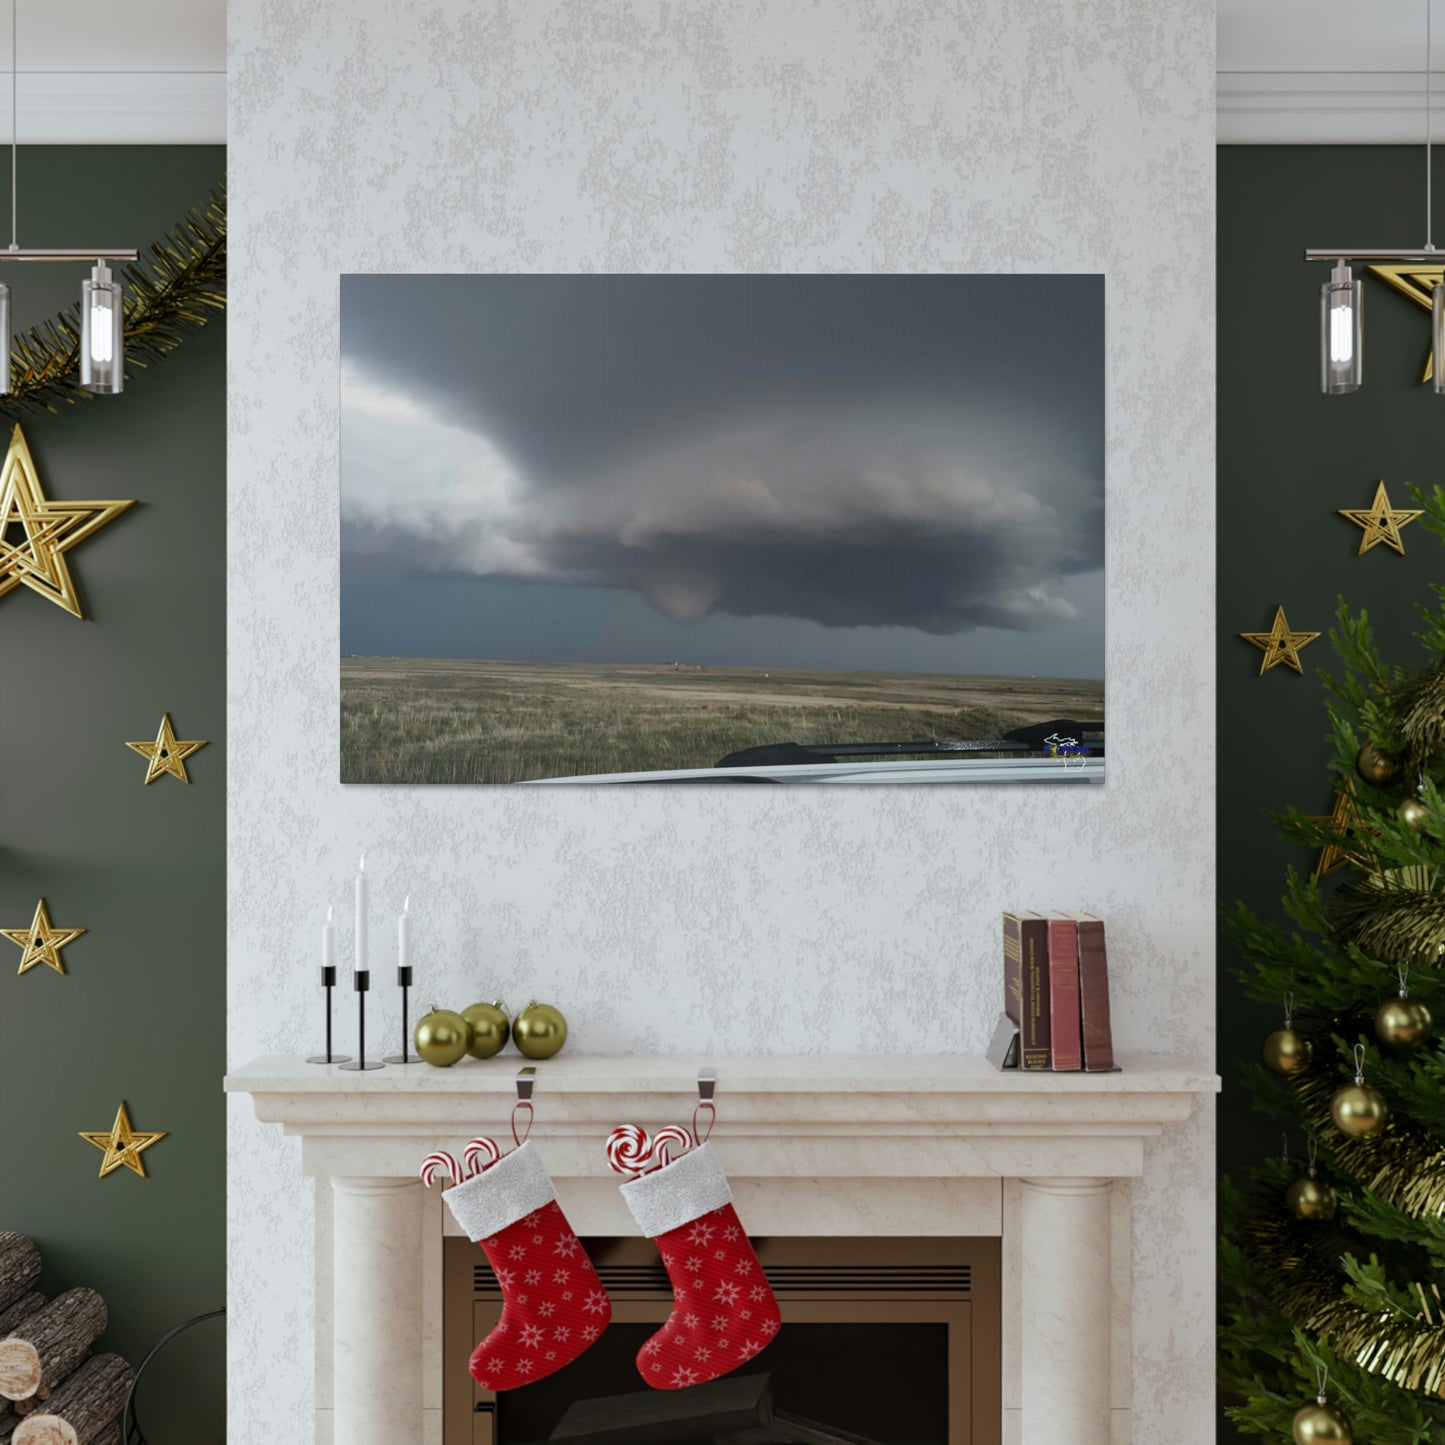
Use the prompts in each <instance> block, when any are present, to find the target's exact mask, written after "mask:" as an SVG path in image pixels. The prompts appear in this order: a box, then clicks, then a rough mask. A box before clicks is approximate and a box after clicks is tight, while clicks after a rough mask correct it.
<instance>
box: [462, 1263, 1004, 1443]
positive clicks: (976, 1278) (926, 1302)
mask: <svg viewBox="0 0 1445 1445" xmlns="http://www.w3.org/2000/svg"><path fill="white" fill-rule="evenodd" d="M755 1243H756V1244H757V1249H758V1257H759V1259H760V1261H761V1262H762V1265H763V1267H764V1269H765V1270H766V1271H767V1274H768V1279H769V1282H770V1283H771V1284H772V1286H773V1290H774V1292H775V1293H776V1295H777V1297H778V1303H779V1305H780V1307H781V1310H782V1316H783V1329H782V1331H781V1332H780V1333H779V1335H778V1337H777V1338H776V1339H775V1340H774V1341H773V1342H772V1343H771V1344H770V1345H769V1346H768V1347H767V1348H766V1349H765V1350H764V1351H763V1352H762V1353H761V1354H759V1355H757V1356H755V1357H754V1358H753V1359H752V1360H750V1361H749V1362H748V1363H747V1364H745V1365H743V1366H742V1367H741V1368H740V1369H739V1370H737V1371H736V1372H734V1373H733V1374H731V1375H726V1376H724V1377H723V1378H722V1379H720V1380H715V1381H712V1382H711V1383H709V1384H706V1385H696V1386H693V1387H692V1388H690V1389H686V1390H652V1389H649V1388H648V1387H647V1386H646V1385H645V1384H644V1383H643V1382H642V1378H641V1376H640V1375H639V1374H638V1373H637V1369H636V1367H635V1365H634V1364H633V1360H634V1358H635V1356H636V1354H637V1352H638V1350H639V1349H641V1347H642V1345H643V1342H644V1341H645V1340H646V1339H647V1338H648V1337H649V1336H650V1335H651V1334H652V1333H653V1332H654V1331H655V1330H656V1329H657V1328H658V1326H659V1325H660V1324H661V1323H662V1322H663V1321H664V1320H665V1319H666V1318H667V1316H668V1313H669V1311H670V1310H671V1307H672V1295H671V1291H670V1289H669V1286H668V1282H667V1275H666V1273H665V1272H664V1270H663V1269H662V1266H661V1264H660V1263H659V1262H658V1259H657V1252H656V1250H655V1249H654V1248H653V1246H652V1245H651V1244H650V1243H649V1242H648V1241H646V1240H635V1239H627V1240H621V1239H589V1240H585V1241H584V1244H585V1245H586V1247H587V1251H588V1253H589V1254H590V1255H591V1257H592V1259H593V1262H594V1263H595V1264H596V1266H597V1269H598V1272H599V1274H600V1275H601V1277H602V1281H603V1283H604V1285H605V1286H606V1288H607V1292H608V1294H609V1295H610V1296H611V1297H612V1302H613V1317H612V1324H611V1325H610V1326H609V1328H608V1329H607V1330H606V1331H605V1333H604V1334H603V1336H602V1338H601V1339H600V1340H598V1342H597V1343H596V1344H595V1345H593V1346H592V1348H591V1349H589V1350H587V1351H586V1352H585V1353H584V1354H583V1355H582V1356H581V1357H580V1358H578V1359H577V1360H575V1361H573V1363H572V1364H571V1365H569V1366H567V1367H566V1368H565V1369H563V1370H559V1371H558V1372H557V1373H556V1374H555V1375H550V1376H548V1377H547V1378H546V1379H544V1380H539V1381H538V1382H537V1383H536V1384H534V1385H529V1386H526V1387H525V1388H523V1389H520V1390H510V1391H507V1392H505V1393H503V1394H494V1393H493V1392H492V1391H490V1390H483V1389H481V1388H479V1387H478V1386H477V1385H475V1384H474V1383H473V1382H472V1379H471V1376H470V1375H469V1374H468V1373H467V1359H468V1357H469V1356H470V1354H471V1350H472V1346H473V1345H474V1344H475V1342H476V1341H477V1340H478V1339H480V1338H481V1337H482V1336H483V1335H484V1334H486V1333H487V1331H489V1330H490V1329H491V1328H492V1326H493V1325H494V1324H495V1323H496V1321H497V1319H498V1317H499V1316H500V1314H501V1308H502V1302H501V1295H500V1293H499V1291H498V1290H497V1286H496V1281H495V1280H494V1279H493V1277H492V1272H491V1270H490V1268H489V1267H488V1266H487V1262H486V1260H485V1258H484V1257H483V1256H482V1254H481V1251H480V1250H478V1249H477V1248H476V1247H475V1246H474V1245H472V1244H470V1243H469V1242H468V1241H467V1240H465V1239H455V1238H449V1239H447V1240H446V1253H445V1263H446V1279H445V1288H444V1299H445V1309H446V1319H445V1334H444V1344H443V1349H444V1359H445V1366H444V1368H445V1372H446V1374H445V1381H444V1402H445V1422H446V1430H445V1440H446V1445H789V1442H797V1445H982V1442H985V1441H987V1442H990V1445H992V1442H994V1441H996V1440H997V1439H998V1437H999V1429H1000V1414H1001V1403H1002V1402H1001V1386H1000V1379H999V1248H998V1241H997V1240H993V1239H830V1238H819V1239H765V1240H759V1241H755Z"/></svg>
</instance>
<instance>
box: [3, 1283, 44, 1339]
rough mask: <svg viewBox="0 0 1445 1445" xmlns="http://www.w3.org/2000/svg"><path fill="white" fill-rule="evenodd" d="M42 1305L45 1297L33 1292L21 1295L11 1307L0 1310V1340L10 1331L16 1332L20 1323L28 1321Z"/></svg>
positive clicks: (36, 1291)
mask: <svg viewBox="0 0 1445 1445" xmlns="http://www.w3.org/2000/svg"><path fill="white" fill-rule="evenodd" d="M44 1304H45V1296H44V1295H43V1294H41V1293H40V1292H39V1290H35V1291H32V1292H31V1293H30V1294H23V1295H21V1296H20V1298H19V1299H18V1300H16V1301H15V1303H14V1304H13V1305H10V1306H8V1307H7V1308H6V1309H3V1310H0V1339H4V1338H5V1336H6V1335H8V1334H9V1333H10V1332H11V1331H12V1330H18V1329H19V1328H20V1322H21V1321H22V1320H26V1319H29V1318H30V1316H31V1315H33V1314H34V1313H35V1311H36V1310H38V1309H41V1308H42V1307H43V1306H44Z"/></svg>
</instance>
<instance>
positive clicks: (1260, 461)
mask: <svg viewBox="0 0 1445 1445" xmlns="http://www.w3.org/2000/svg"><path fill="white" fill-rule="evenodd" d="M1423 172H1424V166H1423V156H1422V152H1421V148H1420V147H1418V146H1415V147H1403V146H1328V147H1326V146H1225V147H1221V149H1220V152H1219V171H1218V175H1219V355H1218V360H1219V392H1218V395H1219V412H1218V417H1219V425H1218V456H1219V492H1218V495H1219V639H1218V648H1219V654H1218V660H1219V690H1218V699H1219V788H1218V830H1219V831H1218V852H1219V894H1220V897H1221V899H1223V900H1225V901H1232V900H1234V899H1237V898H1242V899H1244V900H1245V901H1246V902H1248V903H1249V904H1250V905H1251V906H1252V907H1254V908H1255V909H1257V910H1258V911H1259V912H1260V913H1261V914H1263V915H1264V916H1266V917H1269V918H1275V919H1282V917H1283V915H1282V911H1281V909H1280V908H1279V903H1278V900H1279V897H1280V895H1281V893H1282V892H1283V889H1284V877H1285V869H1286V867H1287V866H1288V865H1290V864H1291V863H1293V864H1294V865H1295V866H1296V867H1299V868H1302V869H1306V870H1307V869H1310V868H1313V866H1314V861H1315V860H1314V855H1313V854H1312V853H1310V852H1309V851H1308V850H1306V849H1303V848H1301V847H1299V846H1298V845H1295V844H1291V843H1287V842H1285V841H1283V840H1282V839H1280V838H1279V837H1278V836H1277V834H1276V833H1275V831H1274V829H1273V827H1272V825H1271V823H1270V822H1269V820H1268V819H1267V818H1266V817H1265V816H1264V811H1263V810H1265V809H1272V808H1284V807H1288V806H1294V807H1298V808H1300V809H1301V810H1303V811H1304V812H1307V813H1327V812H1329V810H1330V805H1331V802H1332V797H1331V781H1330V779H1329V778H1328V777H1327V776H1326V773H1325V765H1326V762H1327V760H1328V758H1329V755H1330V749H1329V747H1328V745H1327V743H1326V740H1325V733H1326V728H1327V720H1326V715H1325V710H1324V697H1323V690H1322V687H1321V685H1320V682H1319V680H1318V678H1317V677H1316V676H1315V670H1316V669H1317V668H1321V667H1333V665H1334V658H1333V655H1332V654H1331V653H1330V651H1329V644H1328V641H1327V640H1326V639H1325V638H1324V637H1321V638H1320V640H1319V641H1318V642H1315V643H1312V644H1311V645H1310V646H1309V647H1307V648H1306V649H1305V650H1304V651H1303V652H1302V654H1301V661H1302V662H1303V663H1304V665H1305V676H1303V677H1299V676H1296V675H1295V674H1294V673H1291V672H1289V671H1288V670H1287V669H1285V668H1282V667H1281V668H1275V669H1274V670H1273V671H1271V672H1270V673H1269V674H1267V675H1266V676H1264V677H1260V676H1258V675H1257V674H1258V672H1259V664H1260V659H1261V654H1260V653H1259V651H1258V650H1257V649H1256V648H1254V647H1251V646H1250V645H1249V644H1248V643H1245V642H1242V641H1240V640H1239V638H1238V637H1237V636H1236V634H1237V633H1239V632H1243V631H1267V630H1268V628H1269V625H1270V621H1271V619H1272V617H1273V614H1274V609H1275V607H1276V605H1277V604H1279V603H1281V602H1282V603H1283V604H1284V606H1285V608H1286V611H1287V612H1288V615H1289V621H1290V625H1291V627H1294V628H1298V629H1302V630H1309V631H1315V630H1318V631H1320V632H1325V631H1327V630H1328V628H1329V626H1330V620H1331V617H1332V615H1333V612H1334V607H1335V599H1336V597H1337V596H1339V595H1343V596H1344V597H1345V599H1346V601H1347V602H1348V603H1349V604H1350V605H1351V607H1353V608H1355V609H1357V610H1358V609H1359V608H1366V609H1368V611H1369V613H1370V616H1371V619H1372V621H1373V623H1374V625H1375V629H1376V635H1377V638H1378V640H1379V642H1380V644H1381V646H1382V648H1383V650H1384V652H1385V654H1386V656H1387V657H1389V658H1391V659H1394V660H1398V661H1401V662H1405V663H1409V664H1412V665H1414V664H1422V665H1423V663H1424V662H1425V660H1426V659H1425V658H1424V657H1423V656H1422V654H1421V653H1420V652H1419V649H1418V646H1417V645H1416V644H1415V642H1414V640H1413V638H1412V637H1411V635H1410V634H1411V631H1412V629H1413V626H1414V607H1415V604H1417V603H1420V602H1426V601H1429V594H1428V591H1427V588H1428V586H1429V584H1430V583H1431V582H1437V581H1440V580H1442V579H1445V547H1442V545H1441V544H1440V542H1438V541H1437V540H1436V539H1435V538H1434V537H1432V536H1431V535H1430V534H1429V533H1427V532H1425V530H1424V529H1423V528H1422V527H1421V526H1420V525H1419V524H1418V523H1416V524H1414V525H1412V526H1410V527H1408V528H1406V529H1405V531H1404V533H1403V539H1404V542H1405V556H1404V557H1400V556H1398V555H1397V554H1396V553H1394V552H1392V551H1390V550H1389V549H1388V548H1386V547H1383V546H1378V547H1375V548H1373V549H1372V550H1371V551H1370V552H1368V553H1366V554H1365V555H1364V556H1363V557H1358V556H1356V549H1357V548H1358V546H1359V541H1360V537H1361V532H1360V529H1359V528H1358V527H1356V526H1354V525H1353V524H1352V523H1350V522H1348V521H1347V520H1346V519H1344V518H1343V517H1339V516H1337V515H1336V508H1339V507H1368V506H1369V505H1370V502H1371V500H1372V497H1373V494H1374V489H1375V483H1376V482H1377V481H1378V480H1380V479H1383V480H1384V481H1385V482H1386V483H1387V484H1388V486H1389V490H1390V498H1391V502H1392V504H1393V505H1395V506H1397V507H1400V506H1408V505H1410V501H1409V494H1408V492H1407V490H1406V487H1405V483H1406V482H1415V483H1417V484H1418V485H1421V486H1425V487H1431V486H1434V485H1435V484H1436V483H1437V482H1440V483H1445V397H1436V396H1435V394H1434V392H1433V390H1432V389H1431V388H1430V387H1428V386H1421V385H1420V384H1419V381H1420V376H1421V374H1422V370H1423V366H1424V362H1425V358H1426V355H1427V354H1428V351H1429V344H1430V337H1429V316H1428V313H1427V312H1426V311H1424V310H1423V309H1422V308H1420V307H1418V306H1416V305H1415V304H1414V303H1413V302H1411V301H1408V300H1407V299H1406V298H1405V297H1403V296H1400V295H1398V294H1397V293H1396V292H1394V291H1392V290H1390V289H1389V288H1388V287H1387V286H1385V285H1384V283H1383V282H1381V281H1379V280H1377V279H1375V278H1374V277H1371V276H1366V277H1365V364H1364V385H1363V387H1362V388H1361V389H1360V390H1359V391H1358V392H1355V393H1353V394H1351V395H1349V396H1343V397H1327V396H1324V395H1322V394H1321V393H1320V390H1319V359H1318V358H1319V344H1318V332H1319V321H1318V306H1319V299H1318V298H1319V287H1320V285H1321V283H1322V282H1323V281H1324V280H1325V278H1326V274H1327V272H1326V268H1325V267H1324V266H1318V265H1305V264H1304V263H1303V262H1302V261H1301V259H1300V255H1301V252H1302V251H1303V249H1304V248H1305V247H1306V246H1318V247H1343V246H1361V247H1365V246H1409V247H1416V246H1420V245H1422V244H1423V242H1424V235H1423V230H1424V179H1425V178H1424V173H1423ZM1442 181H1445V167H1441V166H1440V165H1438V164H1437V167H1436V174H1435V190H1436V194H1437V196H1438V195H1440V194H1442V191H1441V185H1442ZM1437 230H1440V231H1442V232H1445V214H1442V215H1441V218H1440V220H1439V221H1438V222H1437ZM1176 282H1177V284H1181V285H1188V284H1189V282H1188V278H1187V277H1181V278H1176ZM1181 762H1182V760H1181ZM1337 876H1338V877H1339V878H1340V879H1342V880H1343V879H1345V878H1347V877H1349V876H1350V875H1349V874H1347V873H1341V874H1339V875H1337ZM1237 963H1238V959H1237V957H1236V955H1235V953H1234V951H1233V950H1232V948H1231V946H1230V944H1229V942H1228V941H1227V940H1226V939H1224V938H1222V937H1221V939H1220V945H1219V969H1220V984H1219V1067H1220V1072H1221V1074H1222V1075H1223V1078H1224V1083H1225V1092H1224V1096H1223V1098H1222V1100H1221V1103H1220V1110H1219V1159H1220V1165H1221V1168H1222V1169H1223V1170H1225V1171H1230V1170H1235V1169H1239V1168H1241V1167H1245V1166H1247V1165H1250V1164H1252V1163H1254V1162H1255V1161H1256V1160H1258V1159H1259V1158H1260V1157H1261V1156H1262V1155H1274V1154H1278V1152H1279V1149H1280V1144H1281V1140H1280V1132H1279V1127H1278V1125H1277V1124H1276V1123H1275V1122H1274V1121H1273V1120H1271V1119H1268V1118H1265V1117H1264V1116H1261V1115H1258V1114H1255V1113H1254V1112H1252V1110H1251V1107H1250V1100H1249V1097H1248V1096H1247V1095H1246V1094H1245V1093H1244V1091H1243V1090H1242V1088H1240V1086H1239V1083H1238V1080H1239V1075H1240V1069H1241V1065H1242V1064H1243V1063H1244V1062H1247V1061H1254V1060H1256V1059H1258V1057H1259V1045H1260V1042H1261V1040H1262V1039H1263V1037H1264V1035H1265V1034H1266V1033H1268V1032H1269V1030H1270V1029H1272V1028H1275V1027H1276V1026H1277V1025H1278V1022H1279V1015H1280V1009H1279V1008H1276V1007H1262V1006H1260V1005H1257V1004H1254V1003H1250V1002H1248V1001H1247V1000H1245V999H1244V998H1243V996H1242V994H1241V992H1240V990H1239V986H1238V985H1237V984H1236V983H1235V982H1234V980H1233V978H1232V976H1231V972H1230V971H1231V969H1232V968H1233V967H1235V966H1236V964H1237ZM1411 982H1412V989H1414V991H1416V992H1419V993H1420V994H1422V995H1424V994H1425V993H1426V990H1427V988H1431V989H1432V992H1434V993H1435V995H1436V996H1435V997H1433V998H1431V999H1430V1002H1431V1004H1432V1007H1434V1009H1435V1016H1436V1017H1437V1018H1441V1017H1445V999H1441V998H1440V996H1439V993H1438V990H1435V989H1433V988H1432V984H1433V981H1432V980H1430V979H1429V977H1428V975H1426V976H1422V977H1419V978H1416V979H1412V981H1411ZM1388 992H1389V988H1388V981H1387V980H1385V979H1382V980H1381V987H1380V998H1381V999H1383V998H1384V997H1385V996H1386V994H1387V993H1388ZM1299 1001H1300V1002H1301V1003H1304V1002H1307V1001H1308V990H1302V991H1301V993H1300V999H1299ZM1293 1147H1294V1152H1295V1153H1296V1155H1298V1154H1300V1153H1301V1152H1302V1144H1301V1142H1300V1141H1299V1140H1298V1139H1296V1140H1294V1141H1293ZM1221 1438H1229V1439H1233V1438H1236V1437H1235V1436H1233V1435H1232V1434H1230V1433H1229V1432H1228V1430H1227V1427H1226V1428H1225V1429H1224V1430H1223V1431H1222V1432H1221ZM1237 1438H1244V1437H1237ZM1250 1438H1253V1437H1250Z"/></svg>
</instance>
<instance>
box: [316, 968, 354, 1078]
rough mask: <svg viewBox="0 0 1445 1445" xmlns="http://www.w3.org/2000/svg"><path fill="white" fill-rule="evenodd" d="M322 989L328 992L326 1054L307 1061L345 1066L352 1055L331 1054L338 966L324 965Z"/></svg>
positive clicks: (317, 1055)
mask: <svg viewBox="0 0 1445 1445" xmlns="http://www.w3.org/2000/svg"><path fill="white" fill-rule="evenodd" d="M321 987H322V988H324V989H325V990H326V1052H325V1053H324V1054H312V1055H311V1057H310V1058H308V1059H307V1060H306V1062H307V1063H308V1064H344V1063H345V1062H346V1061H347V1060H348V1059H349V1058H350V1057H351V1055H350V1054H333V1053H332V1052H331V990H332V989H333V988H335V987H336V965H335V964H334V963H333V964H328V965H323V967H322V969H321Z"/></svg>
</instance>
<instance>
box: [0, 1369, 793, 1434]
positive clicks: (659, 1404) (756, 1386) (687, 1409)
mask: <svg viewBox="0 0 1445 1445" xmlns="http://www.w3.org/2000/svg"><path fill="white" fill-rule="evenodd" d="M771 1381H772V1377H771V1376H770V1375H766V1374H760V1375H728V1376H725V1377H724V1378H723V1379H721V1380H712V1381H709V1382H708V1383H707V1384H705V1385H693V1386H692V1387H691V1388H690V1389H687V1390H643V1391H640V1392H637V1393H630V1394H626V1395H604V1396H599V1397H597V1398H595V1399H590V1400H578V1401H576V1403H575V1404H573V1405H571V1406H569V1407H568V1409H567V1413H566V1414H565V1415H563V1416H562V1419H561V1420H560V1421H559V1422H558V1425H557V1428H556V1429H555V1430H553V1431H552V1437H551V1438H552V1439H553V1440H554V1441H556V1442H558V1445H561V1442H566V1445H672V1442H673V1441H677V1440H696V1439H706V1438H707V1437H708V1436H710V1435H715V1434H718V1433H720V1432H722V1431H724V1430H739V1429H742V1428H743V1427H745V1426H748V1425H766V1424H767V1423H768V1421H769V1420H771V1419H772V1418H773V1395H772V1388H771ZM15 1445H22V1442H21V1441H20V1439H19V1438H18V1437H17V1439H16V1441H15Z"/></svg>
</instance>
